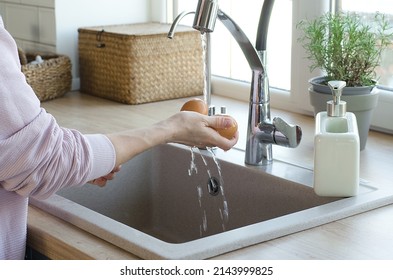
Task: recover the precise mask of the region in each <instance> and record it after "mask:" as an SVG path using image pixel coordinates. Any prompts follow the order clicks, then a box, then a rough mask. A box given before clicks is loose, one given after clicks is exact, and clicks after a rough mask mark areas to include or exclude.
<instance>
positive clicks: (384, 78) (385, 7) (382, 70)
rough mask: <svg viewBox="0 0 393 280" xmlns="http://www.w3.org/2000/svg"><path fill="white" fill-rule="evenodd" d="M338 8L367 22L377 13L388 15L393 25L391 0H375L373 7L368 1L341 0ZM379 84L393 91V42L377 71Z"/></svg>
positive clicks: (384, 54)
mask: <svg viewBox="0 0 393 280" xmlns="http://www.w3.org/2000/svg"><path fill="white" fill-rule="evenodd" d="M340 2H341V3H340V4H341V7H340V5H339V6H338V7H337V8H338V9H341V10H343V11H349V12H352V11H354V12H358V13H361V14H362V15H363V17H364V18H365V20H368V19H370V18H371V19H372V17H373V16H374V13H375V12H382V13H384V14H386V15H387V16H388V18H389V20H390V22H391V23H393V6H392V5H391V1H390V0H374V1H373V3H372V5H370V1H367V0H341V1H340ZM376 72H377V76H378V82H379V84H380V86H381V87H383V88H388V89H391V90H393V42H392V45H391V46H390V47H389V48H388V49H387V50H386V51H385V52H384V53H383V55H382V63H381V67H379V68H378V69H377V71H376Z"/></svg>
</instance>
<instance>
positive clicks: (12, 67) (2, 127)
mask: <svg viewBox="0 0 393 280" xmlns="http://www.w3.org/2000/svg"><path fill="white" fill-rule="evenodd" d="M0 53H1V56H0V166H1V167H0V187H2V188H4V189H6V190H8V191H13V192H17V193H19V194H20V195H23V196H34V197H37V198H46V197H48V196H50V195H51V194H53V193H55V192H56V191H57V190H59V189H60V188H63V187H66V186H75V185H81V184H83V183H85V182H87V181H89V180H92V179H95V178H98V177H100V176H104V175H106V174H108V173H109V172H111V171H112V170H113V168H114V164H115V151H114V147H113V145H112V143H111V142H110V140H109V139H108V138H107V137H106V136H104V135H100V134H97V135H83V134H82V133H80V132H78V131H76V130H72V129H66V128H63V127H60V126H59V125H58V124H57V122H56V120H55V119H54V118H53V116H52V115H50V114H48V113H47V112H46V111H45V110H44V109H42V108H41V107H40V102H39V100H38V98H37V97H36V95H35V93H34V91H33V90H32V88H31V87H30V86H29V85H28V84H27V83H26V79H25V77H24V75H23V73H22V72H21V70H20V63H19V59H18V54H17V47H16V44H15V41H14V40H13V39H12V37H11V36H10V35H9V33H8V32H7V31H6V30H5V29H4V27H3V24H2V21H1V18H0Z"/></svg>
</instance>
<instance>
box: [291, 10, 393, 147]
mask: <svg viewBox="0 0 393 280" xmlns="http://www.w3.org/2000/svg"><path fill="white" fill-rule="evenodd" d="M297 27H298V28H299V29H300V30H301V31H302V32H303V35H302V36H301V37H300V38H299V42H301V44H302V46H303V47H304V49H305V50H306V54H307V59H309V60H310V61H311V65H310V70H311V71H312V70H314V69H321V70H322V71H323V72H324V73H325V75H324V76H320V77H315V78H313V79H311V80H310V81H309V82H310V84H311V86H310V88H309V96H310V102H311V105H313V106H314V113H315V114H317V113H318V112H320V111H325V110H326V102H327V101H328V100H331V99H332V97H331V91H330V89H329V87H328V86H327V82H328V81H331V80H340V81H345V82H346V83H347V87H346V88H345V89H344V91H343V96H342V100H344V101H346V102H347V106H348V111H351V112H353V113H354V114H355V115H356V118H357V122H358V128H359V137H360V149H361V150H362V149H364V148H365V145H366V141H367V136H368V131H369V128H370V123H371V118H372V111H373V109H374V108H375V107H376V105H377V102H378V89H377V88H376V84H377V77H376V74H375V69H376V67H378V66H379V65H380V62H381V54H382V52H383V51H384V49H385V48H387V47H388V46H389V45H390V44H392V40H393V33H392V26H391V25H390V24H389V21H388V19H387V18H386V16H385V15H384V14H381V13H376V14H375V16H374V20H373V21H371V22H370V21H369V20H367V22H366V21H365V20H364V19H363V18H362V16H361V15H360V14H357V13H326V14H324V15H322V16H321V17H319V18H316V19H314V20H304V21H301V22H300V23H299V24H298V26H297Z"/></svg>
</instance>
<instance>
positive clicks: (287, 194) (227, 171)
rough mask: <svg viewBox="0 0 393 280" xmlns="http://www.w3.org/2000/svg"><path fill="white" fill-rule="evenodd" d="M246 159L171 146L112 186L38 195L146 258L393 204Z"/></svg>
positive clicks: (61, 213) (369, 190) (145, 157)
mask: <svg viewBox="0 0 393 280" xmlns="http://www.w3.org/2000/svg"><path fill="white" fill-rule="evenodd" d="M191 151H193V152H191ZM213 154H214V156H213ZM192 158H193V160H192ZM243 161H244V151H241V150H237V149H232V150H230V151H228V152H223V151H221V150H219V149H215V150H213V151H209V150H201V151H199V150H197V149H196V148H194V149H190V148H189V147H185V146H182V145H175V144H165V145H160V146H157V147H155V148H153V149H151V150H149V151H146V152H144V153H142V154H140V155H138V156H137V157H135V158H134V159H132V160H131V161H129V162H128V163H127V164H124V165H123V167H122V170H121V172H119V173H118V174H117V176H116V178H115V179H114V180H112V181H110V182H109V183H108V184H107V186H106V187H104V188H99V187H97V186H93V185H89V184H87V185H84V186H82V187H76V188H68V189H63V190H61V191H60V192H58V193H57V194H56V195H54V196H52V197H51V198H49V199H47V200H45V201H38V200H34V199H32V200H31V203H32V204H33V205H35V206H37V207H39V208H41V209H43V210H45V211H47V212H49V213H51V214H53V215H55V216H57V217H60V218H61V219H63V220H65V221H67V222H69V223H71V224H74V225H76V226H77V227H80V228H81V229H84V230H86V231H88V232H90V233H92V234H94V235H96V236H98V237H100V238H102V239H104V240H107V241H108V242H111V243H113V244H115V245H117V246H119V247H121V248H123V249H124V250H127V251H129V252H132V253H133V254H135V255H137V256H139V257H141V258H145V259H205V258H209V257H213V256H216V255H219V254H222V253H225V252H229V251H233V250H236V249H239V248H243V247H246V246H250V245H253V244H256V243H260V242H264V241H267V240H271V239H273V238H278V237H281V236H285V235H288V234H291V233H295V232H299V231H302V230H305V229H309V228H312V227H315V226H318V225H322V224H325V223H329V222H332V221H335V220H338V219H341V218H345V217H348V216H351V215H355V214H358V213H361V212H364V211H368V210H371V209H374V208H377V207H380V206H384V205H387V204H390V203H392V202H393V193H392V191H389V190H384V189H381V188H377V187H375V186H371V185H370V184H365V183H362V184H361V186H360V191H359V194H358V195H357V196H356V197H349V198H333V197H319V196H317V195H316V194H315V193H314V191H313V188H312V180H313V172H312V170H310V169H307V168H303V167H300V166H296V165H292V164H288V163H285V162H281V161H278V160H275V161H274V162H273V164H272V165H269V166H266V167H253V166H245V164H244V163H243ZM216 162H218V165H217V164H216Z"/></svg>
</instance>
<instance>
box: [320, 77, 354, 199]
mask: <svg viewBox="0 0 393 280" xmlns="http://www.w3.org/2000/svg"><path fill="white" fill-rule="evenodd" d="M328 84H329V87H330V89H331V91H332V94H333V100H331V101H328V102H327V111H325V112H320V113H318V114H317V116H316V123H315V137H314V191H315V193H316V194H317V195H320V196H334V197H348V196H355V195H356V194H357V192H358V188H359V158H360V147H359V145H360V144H359V132H358V126H357V123H356V116H355V115H354V114H353V113H351V112H347V111H346V105H347V104H346V102H345V101H342V100H341V95H342V90H343V88H344V87H345V86H346V83H345V82H343V81H330V82H329V83H328Z"/></svg>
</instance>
